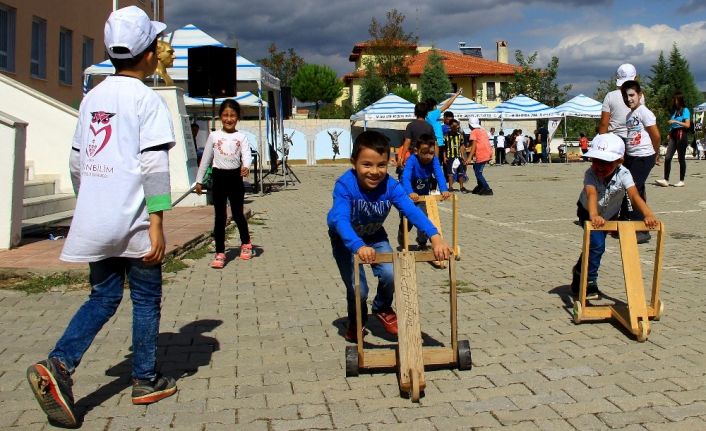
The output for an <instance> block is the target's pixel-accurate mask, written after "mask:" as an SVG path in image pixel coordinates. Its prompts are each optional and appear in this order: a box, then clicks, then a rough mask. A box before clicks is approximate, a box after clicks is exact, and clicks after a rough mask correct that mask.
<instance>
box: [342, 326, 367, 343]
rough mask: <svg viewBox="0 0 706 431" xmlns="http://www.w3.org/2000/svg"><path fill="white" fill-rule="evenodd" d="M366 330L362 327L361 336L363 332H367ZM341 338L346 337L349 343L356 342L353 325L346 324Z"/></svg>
mask: <svg viewBox="0 0 706 431" xmlns="http://www.w3.org/2000/svg"><path fill="white" fill-rule="evenodd" d="M367 333H368V331H366V330H365V327H363V337H365V334H367ZM343 338H345V339H346V341H348V342H349V343H357V342H358V337H356V336H355V325H351V326H348V330H347V331H346V334H345V335H344V336H343Z"/></svg>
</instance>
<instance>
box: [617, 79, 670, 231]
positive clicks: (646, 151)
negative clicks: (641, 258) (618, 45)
mask: <svg viewBox="0 0 706 431" xmlns="http://www.w3.org/2000/svg"><path fill="white" fill-rule="evenodd" d="M620 92H621V94H622V95H623V102H625V105H626V106H627V107H628V108H629V109H630V112H628V113H627V115H626V117H625V126H626V128H627V142H626V144H625V161H624V162H623V165H624V166H625V167H626V168H628V170H629V171H630V174H631V175H632V178H633V180H634V181H635V187H636V188H637V191H638V192H639V194H640V197H641V198H642V200H644V201H645V202H647V193H646V191H645V183H646V182H647V177H649V175H650V171H652V168H653V167H654V166H655V164H657V163H658V160H659V147H660V142H661V138H660V134H659V128H658V127H657V119H656V118H655V114H653V113H652V111H650V110H649V109H647V106H645V105H643V104H642V100H643V99H644V97H643V95H642V89H641V88H640V84H639V83H638V82H637V81H632V80H631V81H625V82H624V83H623V85H621V86H620ZM620 218H621V219H627V220H642V219H643V217H642V214H641V213H640V212H639V211H635V208H634V207H633V206H631V205H629V202H628V199H627V198H625V199H624V200H623V206H622V208H621V211H620ZM649 240H650V233H649V232H638V233H637V242H638V244H642V243H645V242H648V241H649Z"/></svg>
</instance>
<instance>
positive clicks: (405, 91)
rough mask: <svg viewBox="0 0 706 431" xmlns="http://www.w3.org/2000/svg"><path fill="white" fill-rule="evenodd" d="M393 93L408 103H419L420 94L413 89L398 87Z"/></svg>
mask: <svg viewBox="0 0 706 431" xmlns="http://www.w3.org/2000/svg"><path fill="white" fill-rule="evenodd" d="M392 92H393V93H394V94H396V95H397V96H400V97H401V98H403V99H404V100H406V101H408V102H412V103H417V102H419V92H418V91H417V90H415V89H414V88H412V87H409V86H403V85H398V86H397V87H395V88H393V89H392Z"/></svg>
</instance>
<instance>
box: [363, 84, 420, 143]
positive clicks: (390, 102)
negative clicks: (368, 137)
mask: <svg viewBox="0 0 706 431" xmlns="http://www.w3.org/2000/svg"><path fill="white" fill-rule="evenodd" d="M350 120H351V147H352V146H353V142H352V140H353V126H354V125H355V123H356V122H357V121H362V122H363V130H367V128H368V121H411V120H414V103H412V102H409V101H407V100H405V99H403V98H401V97H399V96H397V95H396V94H393V93H390V94H388V95H387V96H385V97H383V98H382V99H379V100H377V101H376V102H374V103H373V104H371V105H369V106H367V107H365V108H363V109H361V110H360V111H358V112H356V113H355V114H353V115H351V117H350ZM381 132H382V133H385V134H386V136H387V137H388V138H389V139H391V140H392V141H394V140H396V139H397V138H396V137H395V136H394V135H393V134H392V133H393V132H395V131H393V130H387V131H381Z"/></svg>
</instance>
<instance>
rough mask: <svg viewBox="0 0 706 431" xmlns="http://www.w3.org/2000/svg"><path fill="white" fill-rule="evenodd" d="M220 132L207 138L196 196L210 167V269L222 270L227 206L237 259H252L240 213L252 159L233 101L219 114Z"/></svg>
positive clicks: (243, 216) (243, 215)
mask: <svg viewBox="0 0 706 431" xmlns="http://www.w3.org/2000/svg"><path fill="white" fill-rule="evenodd" d="M219 116H220V118H221V124H223V129H222V130H218V131H215V132H213V133H211V134H210V135H208V141H207V142H206V146H205V147H204V151H203V156H202V157H201V165H200V166H199V171H198V173H197V174H196V193H198V194H201V191H202V186H201V183H202V182H203V177H204V174H205V173H206V169H207V168H208V167H209V166H211V163H213V173H212V177H213V184H212V186H211V188H212V189H213V190H212V191H213V211H214V215H215V220H214V224H213V236H214V239H215V241H216V256H215V258H214V259H213V262H211V268H216V269H221V268H223V267H224V266H225V261H226V255H225V251H226V246H225V239H226V206H227V203H228V202H230V209H231V214H232V216H233V220H234V221H235V224H236V225H237V226H238V233H239V234H240V241H241V243H242V245H241V246H240V258H241V259H243V260H249V259H250V258H251V257H252V243H251V242H250V233H249V232H248V221H247V219H246V218H245V214H244V213H243V201H244V199H245V187H244V185H243V177H247V176H248V174H249V173H250V163H251V160H252V155H251V153H250V144H248V138H247V136H245V134H243V133H242V132H239V131H238V130H236V128H235V126H236V125H237V124H238V120H240V104H239V103H238V102H236V101H235V100H233V99H226V100H224V101H223V103H221V107H220V110H219Z"/></svg>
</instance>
